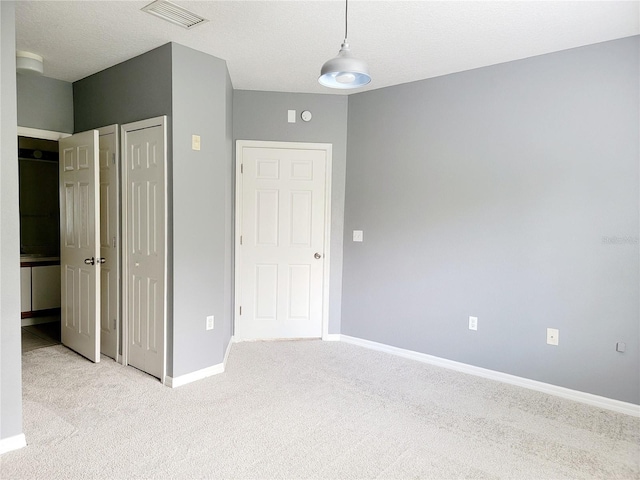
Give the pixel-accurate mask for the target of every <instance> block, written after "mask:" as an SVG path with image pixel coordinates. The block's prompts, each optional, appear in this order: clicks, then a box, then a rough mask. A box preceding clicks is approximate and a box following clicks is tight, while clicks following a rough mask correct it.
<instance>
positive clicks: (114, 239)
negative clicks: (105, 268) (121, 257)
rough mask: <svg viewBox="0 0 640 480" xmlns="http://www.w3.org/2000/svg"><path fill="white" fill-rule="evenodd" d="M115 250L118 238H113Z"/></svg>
mask: <svg viewBox="0 0 640 480" xmlns="http://www.w3.org/2000/svg"><path fill="white" fill-rule="evenodd" d="M113 248H116V237H113Z"/></svg>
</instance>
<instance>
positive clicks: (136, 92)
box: [73, 43, 171, 132]
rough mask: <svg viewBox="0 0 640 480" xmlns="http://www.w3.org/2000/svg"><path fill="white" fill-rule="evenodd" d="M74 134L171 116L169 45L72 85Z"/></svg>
mask: <svg viewBox="0 0 640 480" xmlns="http://www.w3.org/2000/svg"><path fill="white" fill-rule="evenodd" d="M73 113H74V122H75V123H74V132H83V131H85V130H90V129H92V128H100V127H104V126H106V125H112V124H114V123H118V124H123V123H130V122H136V121H138V120H144V119H147V118H152V117H158V116H160V115H169V116H170V115H171V44H169V43H167V44H166V45H163V46H161V47H158V48H156V49H154V50H151V51H150V52H147V53H144V54H142V55H139V56H137V57H134V58H132V59H130V60H127V61H126V62H122V63H119V64H118V65H115V66H113V67H111V68H108V69H106V70H103V71H101V72H98V73H96V74H94V75H91V76H89V77H86V78H83V79H82V80H78V81H77V82H74V83H73Z"/></svg>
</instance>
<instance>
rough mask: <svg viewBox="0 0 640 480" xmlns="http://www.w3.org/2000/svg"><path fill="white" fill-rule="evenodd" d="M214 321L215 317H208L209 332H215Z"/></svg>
mask: <svg viewBox="0 0 640 480" xmlns="http://www.w3.org/2000/svg"><path fill="white" fill-rule="evenodd" d="M213 320H214V319H213V315H209V316H208V317H207V330H213V325H214V322H213Z"/></svg>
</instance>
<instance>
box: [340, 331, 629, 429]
mask: <svg viewBox="0 0 640 480" xmlns="http://www.w3.org/2000/svg"><path fill="white" fill-rule="evenodd" d="M339 337H340V341H342V342H345V343H350V344H353V345H358V346H361V347H365V348H369V349H371V350H377V351H380V352H385V353H390V354H392V355H397V356H399V357H403V358H409V359H411V360H417V361H418V362H422V363H428V364H430V365H435V366H438V367H443V368H448V369H450V370H456V371H458V372H462V373H467V374H469V375H475V376H478V377H483V378H488V379H490V380H497V381H498V382H503V383H508V384H510V385H516V386H518V387H524V388H528V389H530V390H536V391H538V392H543V393H547V394H549V395H555V396H557V397H562V398H566V399H569V400H574V401H576V402H580V403H585V404H587V405H591V406H594V407H599V408H604V409H606V410H612V411H614V412H619V413H624V414H626V415H631V416H634V417H640V405H635V404H633V403H628V402H622V401H620V400H614V399H612V398H606V397H601V396H599V395H594V394H592V393H586V392H580V391H578V390H572V389H570V388H565V387H558V386H557V385H551V384H549V383H544V382H538V381H537V380H530V379H528V378H523V377H517V376H515V375H509V374H508V373H502V372H496V371H495V370H489V369H486V368H481V367H476V366H473V365H469V364H466V363H461V362H455V361H453V360H447V359H446V358H440V357H435V356H433V355H427V354H426V353H420V352H414V351H412V350H405V349H404V348H398V347H392V346H391V345H385V344H383V343H377V342H372V341H370V340H364V339H362V338H356V337H350V336H348V335H339Z"/></svg>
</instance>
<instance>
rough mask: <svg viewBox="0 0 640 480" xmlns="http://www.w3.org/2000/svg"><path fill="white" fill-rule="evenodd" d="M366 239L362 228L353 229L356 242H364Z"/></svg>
mask: <svg viewBox="0 0 640 480" xmlns="http://www.w3.org/2000/svg"><path fill="white" fill-rule="evenodd" d="M363 240H364V233H363V232H362V230H354V231H353V241H354V242H362V241H363Z"/></svg>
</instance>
